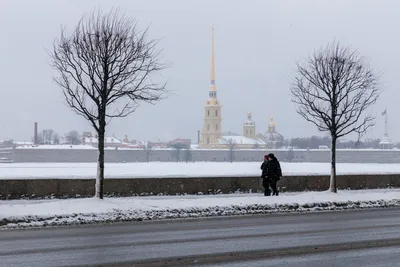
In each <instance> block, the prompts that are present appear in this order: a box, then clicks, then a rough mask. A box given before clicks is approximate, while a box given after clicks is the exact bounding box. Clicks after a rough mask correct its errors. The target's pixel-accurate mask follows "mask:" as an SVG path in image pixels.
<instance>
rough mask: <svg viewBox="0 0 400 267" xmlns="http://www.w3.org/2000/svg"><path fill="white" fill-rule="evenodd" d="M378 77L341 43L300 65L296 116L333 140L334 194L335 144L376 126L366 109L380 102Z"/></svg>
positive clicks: (333, 179)
mask: <svg viewBox="0 0 400 267" xmlns="http://www.w3.org/2000/svg"><path fill="white" fill-rule="evenodd" d="M378 79H379V77H378V75H376V74H375V73H374V70H373V69H371V68H370V66H369V65H368V63H367V61H366V60H365V58H363V57H361V56H360V55H359V54H358V53H357V52H356V51H354V50H351V49H350V48H349V47H344V46H341V45H340V44H339V43H332V44H329V45H328V46H327V47H326V48H325V49H321V50H320V51H317V52H315V53H314V54H313V55H312V56H310V58H309V59H308V60H307V61H306V62H305V63H304V64H300V63H299V64H297V77H295V78H294V81H293V84H292V88H291V92H292V96H293V98H292V101H293V102H294V103H295V104H296V105H297V112H298V113H299V114H300V115H301V116H302V117H303V118H304V119H305V120H307V121H308V122H311V123H313V124H314V125H315V126H317V128H318V130H319V131H323V132H328V133H329V134H330V137H331V156H332V157H331V179H330V188H329V190H330V191H331V192H337V188H336V142H337V140H338V138H341V137H343V136H345V135H348V134H351V133H356V134H358V138H360V136H361V135H362V134H364V133H365V132H366V131H367V130H368V129H369V128H370V127H372V126H373V125H374V121H375V117H374V116H373V115H371V114H368V113H367V109H368V108H369V107H370V106H372V105H373V104H375V102H376V101H377V99H378V97H379V95H380V92H381V87H380V86H379V83H378Z"/></svg>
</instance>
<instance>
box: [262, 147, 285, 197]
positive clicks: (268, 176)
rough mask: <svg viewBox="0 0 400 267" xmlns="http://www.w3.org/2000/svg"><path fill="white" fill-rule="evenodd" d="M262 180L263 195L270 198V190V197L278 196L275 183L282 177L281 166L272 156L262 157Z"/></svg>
mask: <svg viewBox="0 0 400 267" xmlns="http://www.w3.org/2000/svg"><path fill="white" fill-rule="evenodd" d="M261 169H262V170H263V172H262V178H263V187H264V195H265V196H270V195H271V190H270V187H271V188H272V195H273V196H277V195H279V192H278V188H277V182H278V181H279V180H280V178H281V176H282V170H281V165H280V163H279V161H278V159H277V158H276V157H275V155H274V154H272V153H271V154H268V155H266V156H265V157H264V162H263V164H262V165H261Z"/></svg>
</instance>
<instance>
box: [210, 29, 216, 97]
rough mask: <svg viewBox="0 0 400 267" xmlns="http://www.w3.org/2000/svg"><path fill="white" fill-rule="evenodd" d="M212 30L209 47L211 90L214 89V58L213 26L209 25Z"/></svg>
mask: <svg viewBox="0 0 400 267" xmlns="http://www.w3.org/2000/svg"><path fill="white" fill-rule="evenodd" d="M211 30H212V48H211V88H210V89H211V91H216V90H217V87H216V86H215V60H214V26H213V25H211Z"/></svg>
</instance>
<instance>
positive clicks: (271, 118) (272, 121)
mask: <svg viewBox="0 0 400 267" xmlns="http://www.w3.org/2000/svg"><path fill="white" fill-rule="evenodd" d="M268 126H270V127H275V122H274V117H272V116H271V117H270V118H269V125H268Z"/></svg>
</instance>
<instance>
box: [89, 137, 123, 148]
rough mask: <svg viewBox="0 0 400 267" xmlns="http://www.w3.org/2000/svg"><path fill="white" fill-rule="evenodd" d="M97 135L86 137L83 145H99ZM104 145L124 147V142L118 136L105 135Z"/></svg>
mask: <svg viewBox="0 0 400 267" xmlns="http://www.w3.org/2000/svg"><path fill="white" fill-rule="evenodd" d="M98 142H99V141H98V139H97V137H84V138H83V145H90V146H94V147H97V146H98ZM104 147H116V148H118V147H122V142H121V141H120V140H119V139H118V138H116V137H105V138H104Z"/></svg>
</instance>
